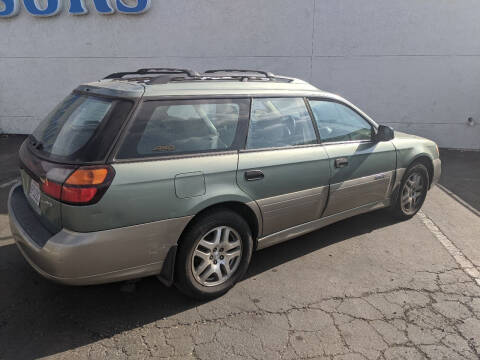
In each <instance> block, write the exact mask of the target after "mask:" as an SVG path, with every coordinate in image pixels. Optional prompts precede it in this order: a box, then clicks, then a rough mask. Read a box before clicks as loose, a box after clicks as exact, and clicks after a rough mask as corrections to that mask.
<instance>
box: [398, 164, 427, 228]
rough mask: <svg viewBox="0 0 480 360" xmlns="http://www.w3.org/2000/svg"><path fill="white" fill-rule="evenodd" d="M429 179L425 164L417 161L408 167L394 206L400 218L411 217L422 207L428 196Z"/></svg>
mask: <svg viewBox="0 0 480 360" xmlns="http://www.w3.org/2000/svg"><path fill="white" fill-rule="evenodd" d="M429 181H430V179H429V176H428V170H427V168H426V167H425V165H423V164H420V163H417V164H414V165H412V166H411V167H409V168H408V169H407V172H406V173H405V176H404V177H403V179H402V183H401V185H400V190H399V192H398V196H397V199H396V201H395V203H394V204H393V207H392V210H393V212H394V214H395V215H396V216H397V217H398V218H401V219H409V218H411V217H412V216H414V215H415V214H416V213H417V212H418V211H419V210H420V209H421V208H422V205H423V203H424V201H425V198H426V197H427V191H428V187H429Z"/></svg>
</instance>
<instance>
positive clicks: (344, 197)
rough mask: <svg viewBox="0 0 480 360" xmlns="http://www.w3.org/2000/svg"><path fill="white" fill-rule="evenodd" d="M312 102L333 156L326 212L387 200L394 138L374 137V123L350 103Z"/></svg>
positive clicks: (392, 168) (313, 111)
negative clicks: (385, 139) (386, 140)
mask: <svg viewBox="0 0 480 360" xmlns="http://www.w3.org/2000/svg"><path fill="white" fill-rule="evenodd" d="M309 104H310V107H311V109H312V113H313V115H314V118H315V121H316V123H317V126H318V130H319V134H320V138H321V141H322V144H323V145H324V147H325V151H326V152H327V154H328V156H329V158H330V169H331V179H330V197H329V201H328V205H327V208H326V210H325V214H324V216H330V215H334V214H338V213H341V212H344V211H347V210H351V209H356V208H359V207H362V206H371V205H374V204H376V203H380V202H384V201H386V200H387V199H388V196H389V192H390V186H391V182H392V178H393V176H394V172H395V168H396V151H395V147H394V146H393V144H392V142H391V141H388V142H376V141H374V139H373V135H374V133H375V128H374V126H373V124H372V123H371V122H370V121H369V120H367V119H366V118H364V117H363V116H362V115H361V114H360V113H359V112H358V111H356V110H355V109H353V108H352V107H350V106H349V105H347V104H344V103H340V102H337V101H332V100H325V99H310V100H309Z"/></svg>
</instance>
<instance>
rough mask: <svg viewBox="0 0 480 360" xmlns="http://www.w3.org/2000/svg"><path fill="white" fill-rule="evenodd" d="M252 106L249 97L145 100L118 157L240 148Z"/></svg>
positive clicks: (129, 157) (126, 157)
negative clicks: (242, 133)
mask: <svg viewBox="0 0 480 360" xmlns="http://www.w3.org/2000/svg"><path fill="white" fill-rule="evenodd" d="M249 106H250V100H248V99H235V100H229V99H211V100H210V99H209V100H176V101H147V102H144V103H143V104H142V105H141V108H140V110H139V112H138V115H137V117H136V118H135V119H134V120H133V124H132V125H131V126H130V128H129V129H128V130H127V134H126V136H125V139H124V141H123V143H122V145H121V146H120V150H119V152H118V155H117V158H118V159H131V158H143V157H155V156H162V155H164V156H165V155H167V156H168V155H179V154H191V153H204V152H213V151H226V150H233V149H238V148H239V147H240V145H241V136H240V133H241V128H242V127H245V126H246V122H247V121H248V110H249Z"/></svg>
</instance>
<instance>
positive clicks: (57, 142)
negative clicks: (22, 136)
mask: <svg viewBox="0 0 480 360" xmlns="http://www.w3.org/2000/svg"><path fill="white" fill-rule="evenodd" d="M132 106H133V103H132V102H131V101H126V100H119V99H107V98H102V97H97V96H87V95H81V94H76V93H74V94H71V95H69V96H68V97H67V98H66V99H65V100H64V101H63V102H62V103H60V104H59V105H58V106H57V107H56V108H55V109H54V110H53V111H52V112H51V113H50V114H49V115H48V116H47V117H46V118H45V119H44V120H43V121H42V123H41V124H40V125H39V126H38V127H37V129H36V130H35V131H34V132H33V134H32V136H31V137H30V144H31V145H32V148H34V149H35V150H36V151H38V152H39V153H40V154H41V155H43V156H46V157H48V158H50V159H52V160H60V161H70V162H96V161H101V160H103V159H105V157H106V155H107V152H108V149H109V148H110V146H111V143H112V141H113V139H114V138H115V136H116V135H117V133H118V131H119V129H120V127H121V125H122V123H123V121H124V120H125V118H126V117H127V115H128V113H129V111H130V110H131V108H132Z"/></svg>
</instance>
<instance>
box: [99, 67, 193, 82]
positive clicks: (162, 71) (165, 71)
mask: <svg viewBox="0 0 480 360" xmlns="http://www.w3.org/2000/svg"><path fill="white" fill-rule="evenodd" d="M182 74H184V75H187V76H189V77H197V76H200V74H199V73H198V72H196V71H193V70H190V69H176V68H144V69H138V70H137V71H127V72H117V73H113V74H110V75H108V76H106V77H105V79H122V78H124V77H125V76H128V75H141V76H148V75H182Z"/></svg>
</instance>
